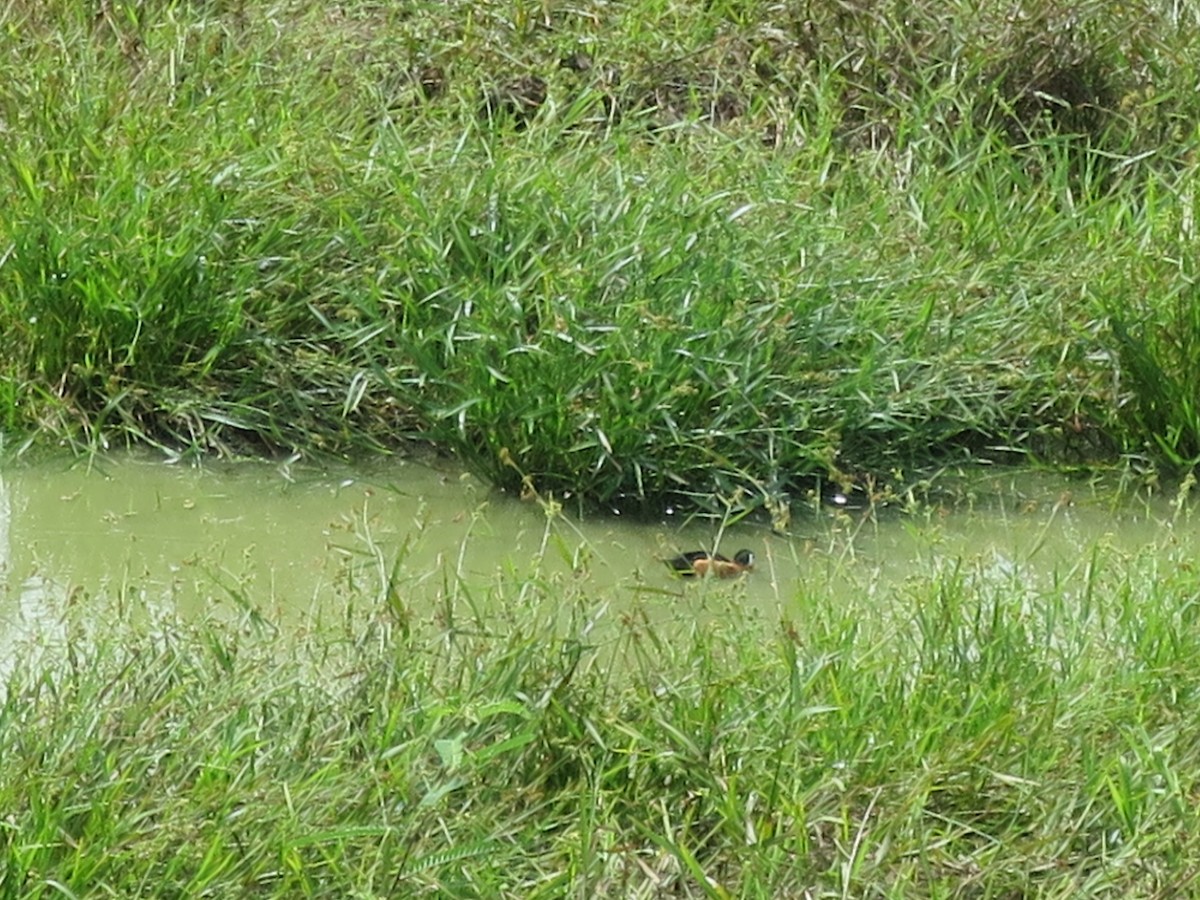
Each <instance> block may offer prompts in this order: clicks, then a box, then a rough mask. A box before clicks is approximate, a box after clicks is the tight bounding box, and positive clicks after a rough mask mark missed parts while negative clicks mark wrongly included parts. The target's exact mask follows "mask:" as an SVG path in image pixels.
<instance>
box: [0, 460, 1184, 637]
mask: <svg viewBox="0 0 1200 900" xmlns="http://www.w3.org/2000/svg"><path fill="white" fill-rule="evenodd" d="M793 529H794V531H795V533H794V534H792V535H788V536H783V535H779V534H775V533H772V532H771V531H770V530H769V529H768V528H765V527H761V526H755V525H746V524H742V525H739V526H736V527H733V528H731V529H729V530H728V531H727V532H725V533H723V534H718V531H719V529H718V527H717V526H716V525H714V524H712V523H707V522H691V523H685V522H682V521H673V520H671V519H667V520H665V521H662V522H658V523H650V524H647V523H635V522H629V521H625V520H622V519H620V518H615V517H596V518H594V519H591V520H583V521H581V520H579V519H577V518H574V517H572V516H569V515H565V514H554V512H553V511H552V510H550V511H548V510H547V509H545V508H544V507H543V506H542V505H539V503H537V502H522V501H520V500H518V499H516V498H513V497H509V496H506V495H503V494H500V493H497V492H495V491H491V490H489V489H488V488H487V487H486V486H485V485H483V484H481V483H480V482H478V481H476V480H475V479H473V478H472V477H470V476H468V475H464V474H462V473H460V472H456V471H447V470H439V469H437V468H434V467H430V466H426V465H421V464H417V463H413V462H389V463H387V464H376V465H372V466H367V467H361V468H357V469H340V470H339V469H330V468H321V469H318V468H312V467H305V466H302V465H299V464H286V463H285V464H270V463H236V464H229V463H210V464H206V465H205V466H203V467H188V466H184V465H167V464H164V463H163V462H161V461H157V460H150V459H146V458H144V457H138V456H123V457H121V456H118V457H111V458H101V459H91V460H80V459H69V460H59V461H56V462H50V463H43V464H40V465H19V464H9V465H8V466H7V467H6V470H5V471H4V472H3V474H2V475H0V578H2V583H0V654H7V652H8V651H10V650H11V648H12V647H14V646H15V644H16V642H18V641H20V640H22V639H24V638H29V637H35V638H36V637H44V638H48V639H51V640H53V639H54V632H55V630H56V629H59V628H61V627H63V626H61V624H58V623H61V622H62V620H63V617H62V611H63V610H64V609H65V608H67V607H79V605H80V604H88V606H85V607H83V608H85V609H88V610H89V615H90V610H91V609H92V608H93V607H94V608H95V610H96V616H97V617H98V618H100V619H101V620H102V621H104V620H107V619H108V617H111V616H120V617H139V616H146V617H154V616H156V615H176V614H177V615H182V616H185V617H191V616H200V615H206V614H210V613H215V614H217V615H230V616H253V617H254V618H255V620H256V621H260V622H265V623H269V626H268V627H271V628H275V627H281V628H283V629H285V630H286V629H288V628H300V629H303V628H308V627H314V626H315V627H319V626H320V623H321V622H322V621H329V620H330V618H331V617H334V618H336V617H338V616H342V615H344V614H345V613H346V609H347V604H351V605H352V606H353V607H354V608H355V609H356V610H357V611H365V612H366V613H367V614H370V613H371V611H372V607H379V608H380V609H382V608H383V607H384V606H385V604H386V603H387V598H388V597H389V596H390V597H392V598H395V599H397V600H399V602H400V603H401V604H402V605H403V607H404V608H405V609H406V610H408V612H409V613H410V614H412V615H436V614H438V610H439V604H445V603H446V602H447V598H448V597H453V598H454V600H453V602H455V603H458V602H461V601H463V600H465V601H466V602H467V603H468V604H469V605H470V607H471V610H470V612H471V614H472V615H475V616H477V617H481V618H483V619H486V618H487V617H488V616H489V615H491V614H492V613H493V612H495V613H496V614H497V615H498V614H499V613H501V612H502V610H499V609H495V610H493V609H492V608H490V607H489V604H500V603H502V602H503V603H511V602H512V600H513V594H514V592H520V591H521V590H524V589H525V588H527V587H528V586H529V585H531V584H532V585H537V586H538V588H537V590H538V591H540V592H541V593H540V595H541V597H542V598H543V599H542V601H540V602H547V598H550V599H552V598H554V597H556V596H566V595H567V594H570V593H572V592H574V594H575V595H576V596H578V595H580V594H584V595H586V596H588V597H589V598H593V599H596V600H598V601H600V600H603V601H607V602H608V603H609V604H610V607H611V608H613V609H614V610H615V611H617V612H620V611H621V610H622V609H624V608H628V607H630V606H631V605H634V604H638V605H639V608H642V609H643V610H644V609H645V607H646V606H647V605H651V604H652V608H653V610H654V615H655V616H656V617H668V618H681V617H687V616H696V615H705V614H706V613H705V609H706V607H707V600H708V599H709V598H714V597H715V598H729V597H730V596H735V597H736V602H737V604H739V605H740V606H745V607H747V608H749V609H752V610H753V611H755V612H756V613H758V614H762V615H764V616H768V617H771V618H779V617H786V616H788V614H789V609H790V608H791V607H792V606H793V605H794V604H795V603H796V602H797V598H800V597H803V596H805V595H812V594H814V593H817V592H820V593H822V594H823V595H828V594H833V595H835V596H836V595H842V596H846V597H854V598H855V600H856V601H859V602H861V601H862V600H863V598H864V597H869V596H872V595H884V594H887V595H893V596H894V595H895V593H896V591H897V590H902V586H903V584H904V582H905V579H907V578H909V577H911V576H914V575H928V574H930V573H934V572H937V571H941V570H943V569H944V568H945V567H946V566H947V565H963V564H966V565H968V566H969V567H971V569H972V571H974V572H983V573H994V574H995V575H996V577H998V578H1002V579H1010V580H1011V579H1013V578H1017V579H1020V580H1021V581H1022V582H1026V581H1027V582H1029V583H1031V584H1033V583H1037V582H1038V581H1039V580H1044V579H1061V578H1068V577H1072V573H1076V572H1078V571H1079V569H1080V567H1081V566H1084V565H1086V563H1087V559H1088V557H1089V554H1090V553H1091V552H1092V548H1095V547H1098V546H1101V547H1108V548H1111V549H1112V550H1114V551H1116V552H1119V553H1120V552H1127V553H1129V554H1135V553H1142V554H1144V553H1147V552H1149V553H1151V554H1159V555H1161V557H1162V559H1163V560H1164V561H1172V560H1178V559H1182V558H1186V556H1187V554H1188V550H1189V548H1190V547H1192V546H1195V544H1196V538H1197V533H1196V532H1197V526H1196V522H1195V517H1194V516H1192V515H1191V504H1190V503H1183V502H1173V501H1172V498H1171V497H1151V498H1146V497H1142V498H1136V499H1128V498H1127V499H1126V500H1124V501H1122V502H1121V503H1119V504H1118V503H1116V502H1115V501H1114V499H1113V493H1112V492H1111V491H1105V490H1101V489H1099V488H1094V487H1090V486H1088V485H1087V484H1084V483H1076V482H1067V481H1065V480H1063V479H1060V478H1052V477H1048V476H1041V475H1031V474H1029V473H1023V472H1001V473H994V474H989V473H987V472H983V473H977V474H975V475H973V476H971V479H970V483H969V488H964V489H963V491H962V492H961V496H960V500H959V501H958V502H957V503H956V504H955V505H954V507H953V508H951V507H940V506H936V505H930V504H928V503H926V504H922V505H920V506H916V507H914V508H913V509H910V510H909V511H907V512H905V511H903V510H899V509H895V508H892V509H889V510H886V511H882V512H879V513H877V514H871V513H869V512H863V511H852V510H851V511H847V510H839V509H832V508H829V507H814V508H807V509H803V510H799V511H798V513H797V514H796V515H794V516H793ZM718 537H719V540H720V549H721V550H722V552H725V553H727V554H728V555H732V554H733V552H734V551H735V550H737V549H739V548H741V547H747V548H750V549H752V550H753V551H754V552H755V553H756V555H757V557H758V566H757V568H756V570H755V572H754V573H753V574H751V575H749V576H748V577H745V578H739V579H736V580H732V581H726V582H705V583H699V584H696V583H688V582H685V581H683V580H681V579H679V578H677V577H674V576H673V575H672V574H671V573H670V572H669V571H668V570H667V567H666V566H664V565H663V564H662V561H661V560H662V559H663V558H665V557H667V556H670V555H672V554H674V553H677V552H680V551H682V550H689V549H695V548H698V547H711V546H712V544H713V543H714V541H715V540H716V539H717V538H718ZM506 585H507V586H509V587H511V588H512V590H508V589H506V587H505V586H506ZM389 591H390V593H389ZM364 607H365V609H363V608H364ZM725 608H726V609H727V608H728V606H727V605H726V607H725ZM713 614H718V613H713ZM101 627H102V625H101Z"/></svg>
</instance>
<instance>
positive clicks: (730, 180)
mask: <svg viewBox="0 0 1200 900" xmlns="http://www.w3.org/2000/svg"><path fill="white" fill-rule="evenodd" d="M410 7H411V5H410ZM410 7H405V9H404V10H401V9H399V8H396V9H392V8H391V7H388V6H386V5H381V4H373V3H347V4H341V5H339V6H338V7H337V8H336V9H332V8H330V7H329V6H328V4H315V3H310V2H305V0H293V2H290V3H285V4H281V5H280V4H276V5H274V6H271V7H270V8H269V9H268V8H267V7H266V6H263V5H261V4H258V3H252V2H246V3H206V4H172V3H168V4H138V3H133V4H121V5H118V6H114V5H112V4H101V8H100V10H99V13H98V15H95V16H92V15H91V14H90V13H84V12H81V11H80V10H79V9H78V8H77V7H74V6H71V5H69V4H58V3H48V4H39V5H32V4H20V3H18V4H10V5H9V6H8V7H7V8H6V9H5V11H4V13H3V14H2V15H0V25H2V26H3V27H4V28H5V30H6V33H8V34H9V35H11V36H13V38H14V39H13V41H11V42H10V44H9V45H7V47H6V50H5V51H3V54H2V55H0V67H3V72H4V75H5V78H4V83H5V85H6V89H5V95H4V97H2V98H0V119H2V122H3V124H4V127H5V132H6V134H7V135H8V136H9V138H10V140H9V141H8V142H7V144H6V148H5V155H6V165H5V166H4V167H3V168H2V169H0V186H2V187H3V188H4V190H5V195H6V196H7V197H9V198H10V204H9V210H8V213H7V215H6V217H5V221H4V222H3V223H2V224H0V240H2V241H3V257H2V259H3V265H2V266H0V327H2V328H3V331H4V333H5V335H6V341H5V346H4V348H3V349H0V367H2V375H3V384H4V390H3V391H2V392H0V400H3V401H4V416H3V421H4V422H5V427H6V429H8V430H13V431H22V432H30V431H36V432H40V433H42V434H44V435H46V436H47V437H56V438H58V439H60V440H66V441H85V442H88V443H91V444H103V443H105V442H107V441H110V440H114V439H115V440H125V441H151V442H154V443H157V444H161V445H164V446H167V447H170V448H172V449H175V450H178V449H188V448H192V449H198V450H199V449H209V448H211V449H217V450H225V451H236V450H239V449H246V448H247V447H251V448H262V447H265V448H269V449H283V448H296V447H298V448H304V449H315V450H322V451H327V452H336V453H347V452H353V451H364V450H370V451H378V450H388V449H394V448H397V447H403V446H404V445H405V444H407V443H408V442H410V441H423V442H431V443H434V444H435V445H437V446H438V447H440V448H442V449H444V450H448V451H450V452H453V453H455V454H457V455H459V456H460V457H461V458H462V460H463V461H464V462H465V463H466V464H468V465H469V466H471V467H472V468H474V469H475V470H477V471H479V472H481V473H483V474H485V475H486V476H487V477H489V478H490V479H492V480H494V481H495V482H496V483H498V484H501V485H505V486H508V487H512V488H516V487H518V486H522V485H527V484H532V485H533V486H534V487H536V489H538V490H540V491H546V492H552V493H554V494H555V495H564V494H568V493H569V494H571V495H572V496H575V497H578V498H580V499H581V500H582V501H583V502H585V503H587V504H602V505H617V506H628V505H634V506H639V507H650V508H657V507H659V506H661V505H662V504H663V503H665V502H667V501H668V500H669V499H670V498H675V499H679V498H683V499H684V500H686V501H687V502H689V503H692V504H697V505H700V506H702V507H706V508H709V509H710V510H711V509H727V508H728V507H729V505H730V504H738V505H742V506H745V507H752V506H754V505H757V504H766V505H768V506H777V507H782V506H785V505H786V503H787V501H788V498H789V497H795V496H796V495H797V494H798V492H801V491H803V490H806V489H807V488H808V487H810V486H811V485H812V484H813V483H815V481H816V480H818V479H824V480H828V479H832V480H835V481H837V480H849V479H853V478H863V477H864V476H873V477H875V478H876V479H882V480H885V481H886V480H893V479H895V480H901V481H902V480H903V479H904V478H905V477H906V473H907V472H909V471H910V470H911V469H912V468H914V467H924V466H929V465H931V464H934V463H937V462H940V461H943V460H945V459H947V458H952V459H961V458H969V457H980V456H986V457H990V456H996V455H997V454H1002V453H1012V452H1016V453H1022V454H1028V453H1036V454H1040V455H1043V456H1046V457H1048V458H1050V459H1052V460H1056V461H1057V460H1061V461H1067V462H1078V461H1084V462H1088V461H1096V460H1097V459H1105V458H1107V457H1109V456H1111V454H1112V453H1113V452H1114V451H1115V450H1117V449H1120V448H1125V449H1133V448H1140V447H1141V446H1142V445H1146V444H1148V445H1150V446H1151V447H1152V448H1153V451H1154V454H1155V455H1156V457H1159V458H1161V459H1164V460H1167V461H1169V462H1171V463H1186V462H1188V461H1190V460H1191V459H1193V458H1195V457H1196V455H1197V445H1196V441H1195V421H1194V419H1195V415H1194V402H1193V399H1194V398H1192V397H1190V395H1189V394H1188V393H1187V390H1186V385H1187V384H1189V383H1190V373H1189V370H1188V369H1187V364H1186V362H1185V360H1186V359H1187V357H1186V346H1188V345H1187V343H1186V338H1184V337H1181V336H1180V334H1181V328H1182V329H1183V330H1186V327H1189V326H1187V324H1186V323H1184V324H1183V325H1182V326H1181V324H1180V321H1179V320H1180V316H1181V315H1184V316H1185V317H1186V315H1185V312H1186V300H1185V299H1184V297H1185V295H1186V291H1184V292H1182V293H1180V292H1179V291H1178V290H1176V289H1175V286H1173V285H1171V284H1170V283H1169V279H1170V278H1171V277H1173V276H1172V275H1171V274H1170V270H1169V265H1168V264H1166V263H1164V262H1163V259H1162V258H1161V256H1160V255H1159V254H1158V253H1157V251H1156V249H1155V246H1154V244H1153V242H1152V241H1151V240H1148V238H1154V239H1161V238H1163V237H1164V236H1166V237H1168V238H1169V240H1170V242H1171V246H1177V247H1178V249H1179V251H1180V252H1179V254H1178V256H1177V257H1175V258H1180V259H1186V258H1187V257H1188V252H1187V250H1186V246H1185V245H1186V243H1187V241H1186V239H1185V238H1186V235H1187V234H1188V233H1189V232H1188V229H1190V227H1191V226H1190V224H1189V223H1190V222H1191V216H1192V213H1193V210H1191V209H1190V206H1191V204H1192V200H1191V197H1192V190H1191V187H1190V185H1191V183H1192V181H1194V178H1195V172H1196V168H1195V165H1194V163H1193V161H1192V154H1193V152H1194V144H1195V135H1196V122H1197V121H1198V116H1197V113H1198V112H1200V109H1198V107H1197V104H1198V103H1200V101H1198V100H1197V97H1196V93H1195V91H1194V90H1193V89H1192V86H1193V84H1194V82H1195V77H1194V69H1195V63H1194V62H1193V60H1195V59H1197V58H1200V48H1198V47H1197V46H1196V44H1195V42H1196V35H1198V34H1200V28H1197V27H1196V23H1194V22H1192V21H1190V19H1189V17H1190V16H1192V15H1193V14H1192V13H1191V12H1189V11H1187V10H1182V9H1174V8H1173V7H1172V8H1171V9H1167V8H1165V7H1160V6H1159V5H1158V4H1153V3H1140V4H1135V5H1132V6H1131V5H1129V4H1122V5H1116V6H1114V5H1113V4H1109V3H1100V2H1091V3H1085V4H1082V5H1081V4H1071V5H1069V6H1055V5H1053V4H1051V5H1046V4H1029V3H1021V4H1017V5H1016V6H1013V7H1000V6H996V5H995V4H990V3H972V2H963V0H958V2H951V0H941V2H936V3H932V4H923V5H919V6H917V7H914V6H912V5H911V4H909V3H904V2H899V0H897V2H890V3H885V4H865V5H864V4H860V5H855V4H840V5H839V4H834V5H828V4H825V5H822V4H762V3H731V2H726V3H711V4H689V3H682V2H674V0H664V2H661V3H654V4H586V3H585V4H584V5H583V6H582V7H580V8H579V9H577V10H575V11H574V12H569V11H567V10H566V9H565V8H558V7H556V6H555V5H553V4H550V5H546V4H535V3H522V4H516V5H514V4H510V3H498V2H486V3H458V2H451V3H429V4H418V5H416V6H415V7H411V8H410ZM1147 273H1151V274H1152V275H1153V276H1154V277H1155V278H1156V279H1157V280H1158V281H1157V283H1159V284H1160V285H1163V286H1164V289H1163V290H1161V291H1156V292H1155V293H1154V294H1152V295H1151V294H1143V293H1142V292H1141V288H1140V287H1139V280H1140V278H1141V277H1143V276H1144V275H1146V274H1147ZM1101 286H1102V287H1103V289H1102V290H1101V289H1100V287H1101ZM1129 308H1136V310H1137V312H1136V314H1132V313H1128V314H1127V313H1118V314H1117V315H1116V316H1114V314H1113V310H1118V311H1119V310H1122V309H1129ZM1181 311H1182V312H1181ZM1107 322H1115V323H1116V324H1115V325H1114V326H1113V327H1111V328H1110V327H1107V326H1106V324H1105V323H1107ZM1164 334H1170V335H1171V337H1170V339H1169V340H1168V339H1166V338H1164V337H1163V335H1164ZM1173 341H1182V343H1179V344H1178V346H1176V345H1175V344H1173V343H1172V342H1173ZM1181 354H1182V355H1181ZM1158 373H1161V374H1162V376H1163V377H1161V378H1160V377H1158ZM1161 385H1165V386H1166V387H1165V391H1166V393H1165V394H1164V395H1158V394H1155V392H1156V391H1157V392H1160V393H1161V391H1160V386H1161ZM1172 385H1174V387H1172ZM1129 392H1132V394H1131V393H1129ZM1134 395H1137V396H1134ZM1130 410H1136V411H1137V412H1136V413H1132V414H1131V413H1130V412H1129V411H1130Z"/></svg>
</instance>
